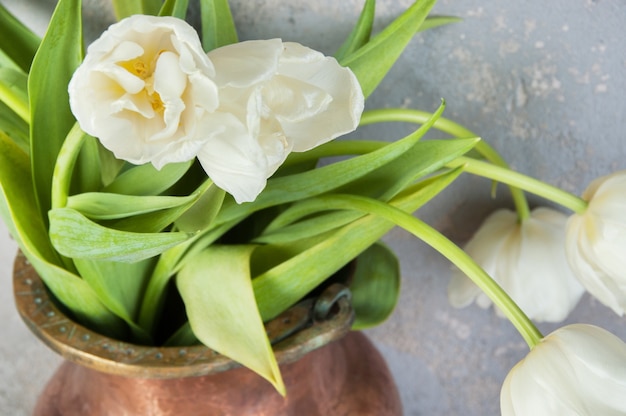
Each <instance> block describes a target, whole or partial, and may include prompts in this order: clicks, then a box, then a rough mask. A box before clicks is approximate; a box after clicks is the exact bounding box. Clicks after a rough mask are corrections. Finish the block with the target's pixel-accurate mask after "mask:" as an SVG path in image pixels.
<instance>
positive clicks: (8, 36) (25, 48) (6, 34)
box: [0, 3, 40, 73]
mask: <svg viewBox="0 0 626 416" xmlns="http://www.w3.org/2000/svg"><path fill="white" fill-rule="evenodd" d="M39 42H40V39H39V37H38V36H37V35H35V34H34V33H33V32H31V30H30V29H28V28H27V27H26V26H25V25H24V24H23V23H22V22H20V21H19V20H18V19H16V18H15V16H13V15H12V14H11V13H10V12H9V11H8V10H7V9H6V8H5V7H4V6H3V5H2V3H0V49H1V50H2V51H4V53H5V54H6V55H7V56H8V57H9V58H11V59H12V60H13V61H14V62H15V63H16V64H17V65H18V66H19V67H20V68H22V70H23V71H24V72H26V73H27V72H28V71H29V69H30V64H31V62H32V61H33V57H34V56H35V52H36V51H37V47H38V46H39Z"/></svg>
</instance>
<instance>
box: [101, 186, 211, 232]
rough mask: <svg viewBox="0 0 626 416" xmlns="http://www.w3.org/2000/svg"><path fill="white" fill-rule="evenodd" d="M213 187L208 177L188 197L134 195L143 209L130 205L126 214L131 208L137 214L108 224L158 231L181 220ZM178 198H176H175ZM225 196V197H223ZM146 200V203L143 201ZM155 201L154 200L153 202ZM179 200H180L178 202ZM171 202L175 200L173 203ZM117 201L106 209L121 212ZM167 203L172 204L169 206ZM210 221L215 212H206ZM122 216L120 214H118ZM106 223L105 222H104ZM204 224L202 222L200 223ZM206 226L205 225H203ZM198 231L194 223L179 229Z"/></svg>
mask: <svg viewBox="0 0 626 416" xmlns="http://www.w3.org/2000/svg"><path fill="white" fill-rule="evenodd" d="M211 188H213V182H212V181H211V180H210V179H206V180H205V181H204V182H203V183H201V184H200V186H198V188H196V189H195V190H194V191H193V192H192V193H191V194H190V195H189V196H186V197H166V196H160V197H156V196H155V197H151V196H132V197H131V199H129V200H128V201H130V200H136V201H137V203H138V204H139V205H137V208H141V205H142V204H143V205H145V207H144V208H143V209H136V208H132V207H130V209H126V210H125V214H126V213H128V212H130V211H131V210H135V215H134V216H132V217H126V218H121V219H117V220H111V221H109V222H108V223H107V224H106V225H107V226H109V227H110V228H115V229H117V230H122V231H131V232H143V233H157V232H160V231H162V230H164V229H165V228H166V227H168V226H170V225H171V224H172V223H174V222H175V221H177V220H179V219H180V218H181V216H183V215H185V214H186V213H187V211H189V210H190V209H192V208H193V207H194V205H195V204H196V203H197V202H198V201H199V200H200V199H201V198H203V196H204V195H205V194H206V192H207V190H210V189H211ZM173 198H176V199H173ZM222 198H223V197H222ZM144 200H145V204H144V203H143V202H142V201H144ZM151 201H154V202H151ZM176 201H178V202H176ZM171 202H174V203H173V204H172V203H171ZM114 205H115V202H113V203H112V204H109V207H108V208H106V210H109V212H110V213H112V212H116V213H118V214H119V213H120V212H121V211H120V209H119V208H118V209H116V207H115V206H114ZM166 205H170V207H167V206H166ZM156 206H158V207H159V209H158V210H156V211H155V210H154V209H153V208H154V207H156ZM102 211H103V214H105V215H106V212H105V210H102ZM205 214H206V216H207V217H210V218H209V221H211V219H212V218H213V217H214V214H213V213H210V212H205ZM116 216H117V217H120V216H119V215H116ZM206 220H207V218H203V219H202V221H206ZM103 225H105V224H103ZM199 225H202V224H199ZM203 228H204V227H203ZM180 230H182V231H185V232H187V231H193V232H195V231H198V227H194V226H192V225H190V226H189V229H187V228H185V229H182V228H181V229H179V231H180Z"/></svg>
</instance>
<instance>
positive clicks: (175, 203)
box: [67, 192, 198, 220]
mask: <svg viewBox="0 0 626 416" xmlns="http://www.w3.org/2000/svg"><path fill="white" fill-rule="evenodd" d="M196 199H198V197H197V196H195V195H190V196H133V195H121V194H111V193H106V192H88V193H84V194H78V195H73V196H70V197H69V198H68V200H67V207H68V208H72V209H75V210H76V211H78V212H80V213H81V214H82V215H84V216H85V217H87V218H91V219H96V220H110V219H115V218H124V217H130V216H133V215H139V214H145V213H148V212H154V211H159V210H163V209H167V208H174V207H179V206H182V205H187V204H189V203H190V202H193V201H195V200H196Z"/></svg>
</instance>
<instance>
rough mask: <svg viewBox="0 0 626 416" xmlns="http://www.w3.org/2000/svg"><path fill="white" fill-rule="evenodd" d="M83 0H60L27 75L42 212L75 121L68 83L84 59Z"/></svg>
mask: <svg viewBox="0 0 626 416" xmlns="http://www.w3.org/2000/svg"><path fill="white" fill-rule="evenodd" d="M82 48H83V40H82V20H81V1H80V0H60V1H59V3H58V4H57V7H56V9H55V11H54V13H53V15H52V20H51V21H50V25H49V27H48V31H47V32H46V35H45V36H44V38H43V40H42V42H41V46H40V47H39V50H38V51H37V54H36V55H35V58H34V60H33V64H32V68H31V71H30V76H29V78H28V91H29V99H30V111H31V123H30V125H31V136H30V140H31V149H30V151H31V165H32V172H33V181H34V184H35V195H36V198H37V203H38V205H39V210H40V212H41V215H42V216H43V218H44V221H46V220H47V219H46V213H47V212H48V210H49V209H50V207H51V188H52V173H53V171H54V166H55V163H56V159H57V155H58V153H59V150H60V149H61V146H62V144H63V141H64V140H65V137H66V135H67V133H68V132H69V131H70V129H71V127H72V125H73V124H74V116H73V115H72V113H71V111H70V106H69V96H68V92H67V85H68V83H69V81H70V78H71V77H72V74H73V73H74V70H75V69H76V67H78V65H79V64H80V62H81V60H82Z"/></svg>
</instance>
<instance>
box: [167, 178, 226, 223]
mask: <svg viewBox="0 0 626 416" xmlns="http://www.w3.org/2000/svg"><path fill="white" fill-rule="evenodd" d="M224 196H226V192H225V191H224V190H223V189H220V188H218V187H217V186H215V185H211V186H209V187H208V188H207V189H206V190H205V191H204V192H202V194H201V195H200V197H199V198H198V200H197V201H196V202H195V203H194V204H193V205H192V206H191V207H190V208H189V209H188V210H187V211H185V213H184V214H183V215H181V216H180V218H178V219H177V220H176V226H177V227H178V229H179V230H181V231H185V232H189V233H190V232H197V231H200V230H204V229H205V228H207V227H208V226H209V225H210V224H211V223H212V222H213V220H214V219H215V217H217V214H219V212H220V208H221V207H222V203H223V202H224Z"/></svg>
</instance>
